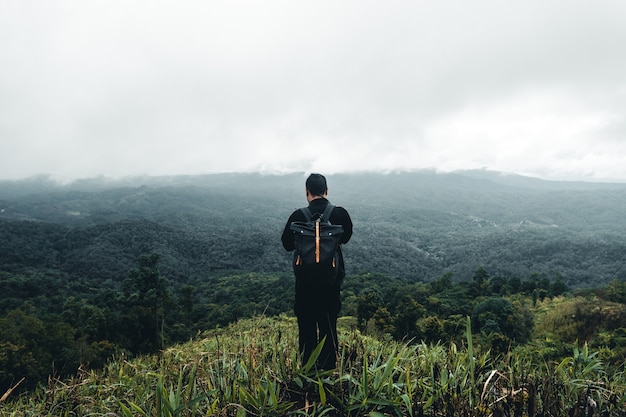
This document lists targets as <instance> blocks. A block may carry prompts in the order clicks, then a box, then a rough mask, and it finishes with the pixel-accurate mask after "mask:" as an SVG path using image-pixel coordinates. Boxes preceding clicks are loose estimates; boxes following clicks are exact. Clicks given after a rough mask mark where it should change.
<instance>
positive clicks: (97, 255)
mask: <svg viewBox="0 0 626 417" xmlns="http://www.w3.org/2000/svg"><path fill="white" fill-rule="evenodd" d="M304 179H305V176H304V175H303V174H290V175H260V174H215V175H206V176H179V177H156V178H155V177H147V178H131V179H124V180H118V181H108V180H104V179H90V180H82V181H76V182H74V183H72V184H68V185H59V184H56V183H54V182H52V181H50V180H48V179H46V178H36V179H32V180H25V181H14V182H11V181H2V182H0V271H4V272H8V273H19V272H24V271H29V273H32V272H33V271H39V272H40V273H41V274H43V275H45V274H50V273H54V272H55V271H56V272H59V273H61V274H67V275H68V276H70V277H74V278H75V279H77V280H78V281H79V282H81V283H82V284H81V285H85V286H98V285H100V284H99V283H102V282H107V280H111V281H109V282H119V281H121V280H122V279H123V278H124V277H125V276H126V275H127V274H128V272H129V270H131V269H132V268H133V267H134V266H135V265H136V262H137V259H138V258H139V256H140V255H142V254H146V253H158V254H160V255H161V258H160V269H161V272H162V273H163V274H164V275H166V276H167V277H168V279H169V280H170V282H179V283H193V282H195V281H198V280H202V279H205V278H206V277H209V276H218V275H220V274H225V273H228V272H233V271H238V272H264V273H277V272H285V271H287V272H288V271H289V267H290V266H289V261H290V257H289V254H287V253H285V252H284V250H283V249H282V247H281V245H280V233H281V231H282V228H283V227H284V222H285V220H286V219H287V217H288V216H289V214H290V213H291V211H292V210H294V209H296V208H298V207H300V206H303V205H304V204H306V201H305V195H304ZM328 180H329V199H330V200H331V201H332V202H333V203H335V204H337V205H341V206H344V207H346V208H347V209H348V210H349V211H350V213H351V215H352V217H353V221H354V225H355V234H354V237H353V240H352V241H351V242H350V243H349V244H348V245H347V246H346V248H345V256H346V262H347V265H348V273H349V274H350V273H352V274H362V273H370V272H371V273H383V274H385V275H388V276H395V277H399V278H403V279H407V280H411V281H432V280H434V279H437V278H438V277H440V276H442V275H443V274H445V273H447V272H452V273H453V279H455V280H468V279H470V278H471V276H472V273H473V272H474V271H475V270H476V269H477V268H479V267H481V266H482V267H484V268H485V269H486V270H487V271H488V272H489V273H490V274H491V275H494V276H503V277H506V278H511V277H517V278H519V279H521V280H524V279H527V278H528V277H530V276H533V275H534V276H537V275H536V274H538V275H539V276H548V277H554V276H558V275H560V276H562V277H563V278H564V280H565V282H566V283H567V285H568V286H570V287H572V288H575V287H596V286H601V285H605V284H607V283H608V282H610V281H611V280H612V279H615V278H619V279H622V280H624V279H626V268H625V267H624V253H626V250H625V249H626V219H625V217H624V207H626V184H599V183H571V182H550V181H542V180H538V179H532V178H526V177H520V176H516V175H504V174H500V173H494V172H488V171H468V172H457V173H450V174H441V173H435V172H433V171H419V172H411V173H391V174H376V173H361V174H341V175H333V176H329V177H328Z"/></svg>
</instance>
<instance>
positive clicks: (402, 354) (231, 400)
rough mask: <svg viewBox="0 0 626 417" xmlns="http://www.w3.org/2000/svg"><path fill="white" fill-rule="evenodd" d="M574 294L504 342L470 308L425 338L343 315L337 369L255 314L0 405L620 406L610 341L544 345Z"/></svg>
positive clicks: (621, 380) (302, 411) (510, 411)
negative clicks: (448, 332)
mask: <svg viewBox="0 0 626 417" xmlns="http://www.w3.org/2000/svg"><path fill="white" fill-rule="evenodd" d="M578 302H585V300H584V299H582V298H578V299H571V298H570V299H564V298H560V299H555V300H552V301H545V302H543V303H539V304H538V305H537V307H536V314H537V317H538V325H537V326H536V330H535V332H536V333H535V336H534V339H535V340H538V341H539V342H538V343H531V344H529V345H527V346H524V347H518V348H515V349H513V350H507V351H505V352H501V353H498V352H495V351H494V350H492V349H490V347H491V346H492V345H491V344H490V342H491V340H490V337H489V335H487V334H485V333H482V334H472V331H471V325H470V322H469V318H467V319H466V320H465V323H466V325H465V327H464V328H461V329H459V334H458V338H457V339H456V340H451V341H448V342H445V343H444V342H440V343H430V344H425V343H418V342H415V341H412V342H410V341H400V342H398V341H393V340H392V339H391V338H389V337H386V336H384V335H379V336H378V337H376V336H371V335H365V334H363V333H361V332H359V331H358V330H357V329H356V328H357V326H356V320H355V319H353V318H350V317H344V318H342V319H341V320H340V323H339V330H340V337H339V339H340V344H341V347H340V352H341V354H340V355H341V358H340V361H339V363H340V366H339V369H338V370H337V371H336V372H325V373H318V372H316V370H315V369H314V367H313V366H312V365H311V364H306V365H304V366H300V364H299V362H298V354H297V351H296V350H297V340H296V339H297V332H296V327H297V326H296V322H295V319H294V318H292V317H288V316H284V315H281V316H278V317H273V318H270V317H265V316H257V317H254V318H250V319H244V320H240V321H239V322H237V323H234V324H231V325H230V326H228V327H226V328H218V329H215V330H212V331H208V332H205V333H204V334H202V336H201V337H198V338H197V339H196V340H193V341H190V342H188V343H184V344H180V345H176V346H172V347H170V348H167V349H165V350H164V351H163V352H161V353H160V354H158V355H147V356H139V357H137V358H135V359H132V360H127V359H125V358H124V357H119V358H116V359H115V360H113V361H111V362H110V363H109V364H107V365H106V366H105V367H104V368H103V369H102V370H101V371H87V370H84V371H81V372H79V374H78V375H77V376H75V377H73V378H71V379H67V380H51V381H50V382H49V383H48V385H47V386H46V387H41V388H40V389H38V390H36V391H35V392H32V393H30V394H24V395H22V396H14V397H12V396H8V398H7V399H6V400H5V401H4V402H1V403H0V415H2V416H16V417H17V416H34V415H37V416H87V415H89V416H128V417H130V416H283V415H294V416H297V415H300V416H323V415H332V416H334V415H337V416H364V415H369V416H451V415H455V416H459V415H468V416H470V415H471V416H535V415H544V416H548V415H549V416H561V415H563V416H566V415H588V416H593V415H598V416H599V415H603V416H604V415H606V416H609V415H615V416H617V415H623V413H624V412H626V409H625V408H624V407H623V403H624V399H625V398H626V375H625V374H624V369H623V366H622V365H620V364H619V361H615V359H616V358H615V357H611V354H615V353H616V352H611V350H610V349H607V348H604V349H596V350H594V349H590V348H589V347H588V345H587V344H584V345H579V344H578V343H572V344H569V345H568V353H567V354H566V355H563V356H562V357H561V356H555V355H554V345H552V347H550V346H551V345H550V339H551V338H553V337H554V332H559V331H565V330H563V329H562V326H558V325H555V317H558V316H560V315H561V314H563V313H564V312H566V311H567V309H568V308H571V307H572V306H573V305H576V303H578ZM597 306H598V308H600V309H604V310H607V309H608V310H610V309H615V308H617V307H616V306H615V305H609V304H607V305H604V304H600V305H597ZM621 310H622V312H623V308H621ZM609 314H613V315H614V314H615V311H613V312H612V313H609ZM618 355H619V353H618ZM617 359H618V358H617Z"/></svg>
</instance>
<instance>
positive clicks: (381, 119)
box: [0, 0, 626, 182]
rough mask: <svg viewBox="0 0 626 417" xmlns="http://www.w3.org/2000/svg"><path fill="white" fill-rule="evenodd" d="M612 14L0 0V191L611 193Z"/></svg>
mask: <svg viewBox="0 0 626 417" xmlns="http://www.w3.org/2000/svg"><path fill="white" fill-rule="evenodd" d="M625 22H626V1H623V0H614V1H605V0H599V1H593V2H591V1H577V0H554V1H545V0H542V1H523V2H522V1H518V2H512V1H501V0H491V1H466V0H456V1H425V0H424V1H396V0H391V1H390V0H385V1H367V0H354V1H347V0H340V1H337V0H334V1H324V0H322V1H319V0H315V1H312V0H311V1H305V0H285V1H274V0H250V1H238V0H224V1H221V0H201V1H200V0H198V1H185V0H182V1H181V0H178V1H160V0H150V1H133V0H123V1H121V0H120V1H112V0H106V1H105V0H103V1H91V0H72V1H63V0H55V1H44V0H38V1H29V0H0V60H1V65H0V179H17V178H25V177H29V176H33V175H37V174H49V175H51V176H52V177H53V178H57V179H61V180H70V179H75V178H79V177H93V176H100V175H104V176H109V177H120V176H125V175H138V174H151V175H169V174H201V173H211V172H232V171H247V172H249V171H269V172H282V171H321V172H323V173H328V174H331V173H336V172H345V171H354V170H396V169H416V168H436V169H439V170H442V171H451V170H457V169H475V168H489V169H493V170H500V171H506V172H516V173H520V174H525V175H532V176H538V177H542V178H548V179H571V180H580V179H582V180H589V181H599V180H602V181H624V182H626V23H625Z"/></svg>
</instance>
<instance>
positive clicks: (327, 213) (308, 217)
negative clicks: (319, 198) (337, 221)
mask: <svg viewBox="0 0 626 417" xmlns="http://www.w3.org/2000/svg"><path fill="white" fill-rule="evenodd" d="M334 209H335V206H333V205H332V204H330V203H328V204H326V208H325V209H324V213H322V215H321V216H320V219H321V220H322V221H323V222H330V221H329V219H330V215H331V213H332V212H333V210H334ZM300 211H301V212H302V214H304V218H305V219H306V221H307V222H310V221H311V219H312V218H313V214H312V213H311V210H310V209H309V208H308V207H302V208H301V209H300Z"/></svg>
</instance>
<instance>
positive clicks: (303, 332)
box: [282, 174, 352, 370]
mask: <svg viewBox="0 0 626 417" xmlns="http://www.w3.org/2000/svg"><path fill="white" fill-rule="evenodd" d="M327 196H328V187H327V184H326V178H325V177H324V176H323V175H321V174H311V175H310V176H309V177H308V178H307V180H306V198H307V201H308V203H309V205H308V209H309V211H310V213H311V214H313V216H314V217H315V216H317V217H319V216H320V215H322V214H323V213H324V211H325V209H326V206H327V205H328V204H330V203H329V201H328V200H327V198H326V197H327ZM307 220H308V219H307V217H306V215H305V213H304V212H303V210H296V211H294V212H293V213H292V214H291V216H289V220H287V224H286V225H285V229H284V230H283V234H282V243H283V246H284V247H285V249H286V250H287V251H293V250H294V249H296V246H295V240H294V234H293V232H292V231H291V224H292V223H293V222H305V221H307ZM324 220H325V221H330V223H332V224H333V225H341V226H343V234H342V235H341V240H340V243H347V242H348V241H349V240H350V237H351V236H352V220H351V219H350V215H349V214H348V212H347V211H346V210H345V209H344V208H343V207H335V208H334V209H333V211H332V212H331V213H330V218H329V219H324ZM337 262H338V265H337V268H338V276H337V279H336V280H334V282H333V283H324V284H320V283H319V282H320V281H323V277H320V280H319V281H318V283H316V284H312V283H311V281H306V280H304V279H300V278H299V277H298V276H296V302H295V306H294V311H295V314H296V317H297V318H298V337H299V340H298V344H299V349H300V353H301V355H302V363H303V364H305V363H307V361H308V360H309V358H310V356H311V353H312V352H313V350H314V349H315V347H316V346H317V345H318V344H319V342H320V341H322V339H324V338H326V342H325V343H324V346H323V348H322V351H321V353H320V355H319V357H318V361H317V365H318V367H319V368H321V369H324V370H328V369H334V368H335V367H336V358H337V345H338V341H337V317H338V316H339V310H340V309H341V294H340V290H341V283H342V281H343V278H344V276H345V268H344V265H343V257H342V256H341V247H339V256H338V259H337Z"/></svg>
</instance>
